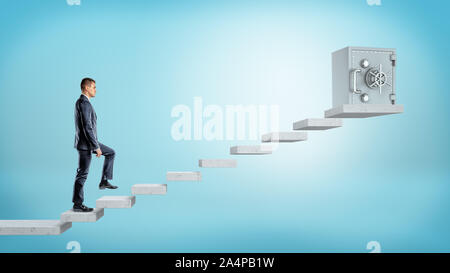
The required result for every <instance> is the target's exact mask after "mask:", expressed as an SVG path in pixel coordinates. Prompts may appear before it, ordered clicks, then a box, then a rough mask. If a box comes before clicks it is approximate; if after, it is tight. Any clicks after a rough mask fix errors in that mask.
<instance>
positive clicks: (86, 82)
mask: <svg viewBox="0 0 450 273" xmlns="http://www.w3.org/2000/svg"><path fill="white" fill-rule="evenodd" d="M93 82H95V81H94V80H93V79H91V78H84V79H82V80H81V84H80V86H81V91H83V90H84V89H85V88H86V86H89V85H91V84H92V83H93Z"/></svg>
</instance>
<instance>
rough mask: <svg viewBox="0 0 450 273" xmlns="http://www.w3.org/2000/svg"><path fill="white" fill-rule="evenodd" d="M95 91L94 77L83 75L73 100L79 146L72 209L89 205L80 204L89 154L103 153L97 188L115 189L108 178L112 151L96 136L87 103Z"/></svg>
mask: <svg viewBox="0 0 450 273" xmlns="http://www.w3.org/2000/svg"><path fill="white" fill-rule="evenodd" d="M96 92H97V90H96V87H95V81H94V80H93V79H90V78H84V79H83V80H82V81H81V96H80V98H79V99H78V100H77V102H76V103H75V129H76V130H75V145H74V147H75V148H76V149H77V150H78V155H79V159H78V169H77V175H76V178H75V185H74V188H73V198H72V202H73V210H74V211H77V212H89V211H92V210H93V209H92V208H88V207H86V206H85V205H83V201H84V193H83V186H84V182H86V179H87V176H88V173H89V165H90V164H91V157H92V154H93V153H95V154H97V157H100V156H101V155H103V156H105V162H104V164H103V174H102V178H101V181H100V185H99V188H100V189H101V190H103V189H117V186H113V185H111V184H110V183H109V182H108V179H109V180H111V179H113V166H114V156H115V152H114V150H113V149H111V148H110V147H108V146H106V145H103V144H102V143H100V142H99V141H98V139H97V115H96V113H95V111H94V108H93V107H92V105H91V103H90V99H91V98H93V97H95V93H96Z"/></svg>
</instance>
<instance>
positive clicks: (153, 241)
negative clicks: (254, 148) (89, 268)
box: [0, 0, 450, 252]
mask: <svg viewBox="0 0 450 273" xmlns="http://www.w3.org/2000/svg"><path fill="white" fill-rule="evenodd" d="M449 11H450V4H449V3H448V1H393V0H382V5H381V6H369V5H368V4H367V3H366V1H365V0H349V1H331V0H321V1H262V0H258V1H118V0H113V1H100V0H82V1H81V5H80V6H69V5H67V3H66V1H64V0H53V1H27V0H21V1H3V0H2V1H0V37H1V39H0V124H1V131H0V132H1V133H0V219H58V218H59V215H60V213H62V212H63V211H65V210H67V209H69V208H70V207H71V205H72V204H71V194H72V187H73V180H74V177H75V171H76V165H77V159H78V155H77V152H76V150H75V149H73V141H74V122H73V110H74V103H75V101H76V99H77V98H78V97H79V93H80V90H79V82H80V79H81V78H83V77H85V76H90V77H93V78H94V79H95V80H96V81H97V96H96V98H94V99H92V104H93V105H94V107H95V109H96V112H97V115H98V134H99V140H100V141H101V142H102V143H104V144H106V145H109V146H111V147H113V148H114V149H115V150H116V153H117V156H116V161H115V170H114V175H115V177H114V180H113V183H114V184H117V185H119V186H120V188H119V189H118V190H117V191H115V192H107V193H105V192H101V191H99V190H98V188H97V187H98V182H99V178H100V176H101V167H102V164H103V158H102V159H97V158H93V161H92V163H91V171H90V174H89V178H88V180H87V182H86V188H85V192H86V204H87V205H89V206H95V200H96V199H97V198H99V197H101V196H102V195H104V194H117V195H129V194H131V193H130V188H131V186H132V185H133V184H137V183H166V182H165V174H166V171H174V170H179V171H196V170H200V171H201V172H202V175H203V181H201V182H200V183H196V182H172V183H171V182H168V193H167V195H164V196H138V197H137V202H136V205H135V207H133V208H132V209H125V210H113V209H109V210H106V211H105V216H104V218H102V219H101V220H100V221H99V222H97V223H85V224H83V223H74V224H73V227H72V228H71V229H69V230H68V231H67V232H65V233H63V234H62V235H60V236H36V237H33V236H23V237H20V236H1V237H0V251H1V252H68V250H66V244H67V243H68V242H69V241H78V242H80V244H81V251H82V252H368V250H367V249H366V244H367V243H368V242H369V241H378V242H379V243H380V244H381V249H382V251H383V252H448V251H450V233H449V230H450V220H449V215H450V200H449V196H450V185H449V180H450V179H449V178H450V176H449V168H448V166H449V152H450V151H449V144H448V140H449V128H448V125H449V117H450V111H449V108H448V104H449V100H450V93H449V92H448V86H449V84H448V80H449V75H450V67H449V66H448V62H449V59H450V58H449V57H450V56H449V50H448V44H449V38H448V37H450V33H449V32H450V31H449V30H450V24H449V19H448V13H449ZM349 45H351V46H371V47H388V48H396V49H397V54H398V67H397V90H398V91H397V92H398V103H399V104H403V105H404V106H405V112H404V113H403V114H401V115H393V116H384V117H376V118H371V119H361V120H345V121H344V126H343V127H342V128H339V129H334V130H330V131H324V132H312V133H310V134H309V139H308V141H306V142H301V143H296V144H283V145H280V147H279V149H278V150H277V151H276V152H275V153H274V154H272V155H268V156H260V157H258V156H256V157H255V156H241V157H235V158H237V159H238V167H237V168H236V169H200V168H198V162H197V160H198V159H200V158H229V157H231V156H230V155H229V147H230V146H231V145H236V144H247V143H254V142H248V141H205V140H202V141H178V142H176V141H174V140H173V139H172V137H171V134H170V132H171V131H170V130H171V126H172V124H173V122H174V121H175V120H176V119H174V118H172V117H171V116H170V112H171V109H172V107H174V106H175V105H177V104H186V105H188V106H190V107H191V108H192V107H193V97H195V96H200V97H202V98H203V104H204V105H207V104H217V105H220V106H224V105H226V104H233V105H235V104H244V105H247V104H264V105H269V104H278V105H280V127H281V129H282V130H290V129H291V126H292V122H294V121H297V120H301V119H304V118H310V117H322V116H323V111H324V110H326V109H329V108H331V52H333V51H335V50H337V49H340V48H343V47H345V46H349Z"/></svg>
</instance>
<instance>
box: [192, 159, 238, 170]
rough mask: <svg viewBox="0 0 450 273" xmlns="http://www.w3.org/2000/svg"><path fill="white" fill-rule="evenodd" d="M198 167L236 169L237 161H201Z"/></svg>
mask: <svg viewBox="0 0 450 273" xmlns="http://www.w3.org/2000/svg"><path fill="white" fill-rule="evenodd" d="M198 166H199V167H201V168H236V166H237V160H235V159H200V160H199V161H198Z"/></svg>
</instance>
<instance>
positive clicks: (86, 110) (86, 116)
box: [80, 101, 100, 150]
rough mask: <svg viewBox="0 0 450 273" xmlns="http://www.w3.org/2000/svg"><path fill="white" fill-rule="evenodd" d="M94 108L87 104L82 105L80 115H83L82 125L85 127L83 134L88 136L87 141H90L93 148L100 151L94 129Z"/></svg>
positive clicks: (82, 103)
mask: <svg viewBox="0 0 450 273" xmlns="http://www.w3.org/2000/svg"><path fill="white" fill-rule="evenodd" d="M91 107H92V106H90V105H88V103H86V102H83V101H82V102H81V103H80V115H81V124H82V126H83V132H84V135H85V136H86V139H87V140H88V141H89V143H90V144H91V146H92V147H94V149H95V150H98V149H100V146H99V145H98V141H97V139H95V135H94V129H93V128H92V120H91V115H92V108H91Z"/></svg>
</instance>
